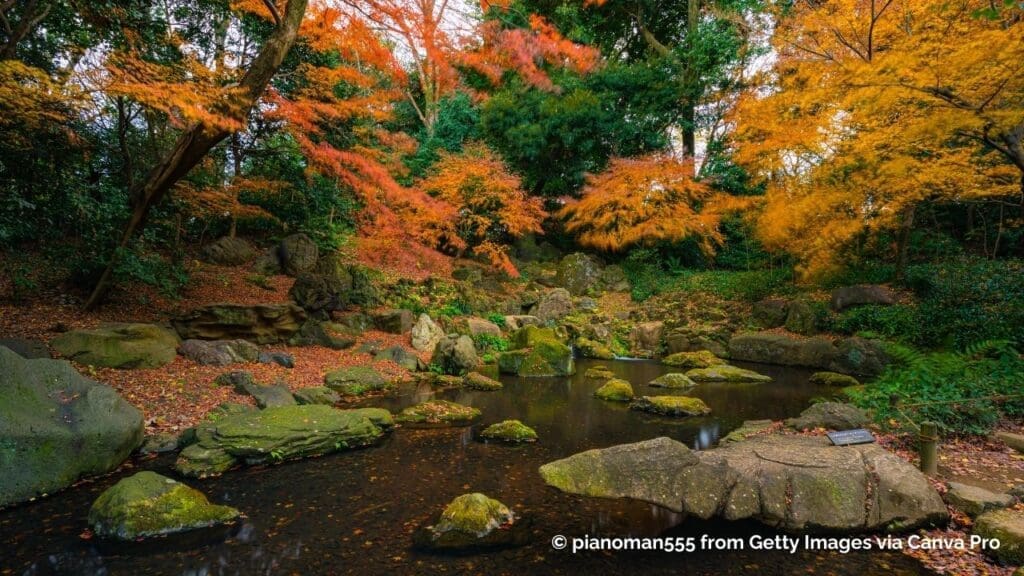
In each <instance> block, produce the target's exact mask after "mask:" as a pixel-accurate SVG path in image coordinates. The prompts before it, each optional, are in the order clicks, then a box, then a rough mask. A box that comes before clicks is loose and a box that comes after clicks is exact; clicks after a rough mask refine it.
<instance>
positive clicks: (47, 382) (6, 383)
mask: <svg viewBox="0 0 1024 576" xmlns="http://www.w3.org/2000/svg"><path fill="white" fill-rule="evenodd" d="M142 439H143V418H142V412H140V411H139V410H138V409H137V408H135V407H134V406H132V405H131V404H129V403H128V402H126V401H125V400H124V399H123V398H122V397H121V396H120V395H119V394H118V393H117V391H116V390H114V389H113V388H111V387H110V386H107V385H105V384H100V383H98V382H95V381H93V380H90V379H88V378H86V377H85V376H82V375H81V374H79V373H78V371H77V370H75V369H74V367H73V366H72V365H71V364H70V363H68V362H66V361H64V360H50V359H45V358H39V359H34V360H27V359H25V358H22V357H21V356H19V355H18V354H15V353H14V352H12V351H10V350H8V349H7V348H4V347H0V508H3V507H6V506H9V505H11V504H16V503H18V502H24V501H26V500H29V499H31V498H34V497H36V496H39V495H42V494H52V493H53V492H56V491H57V490H60V489H62V488H65V487H67V486H70V485H71V484H73V483H74V482H75V481H77V480H78V479H80V478H83V477H87V476H92V475H97V474H106V473H107V472H110V471H112V470H114V469H116V468H117V467H118V466H120V465H121V463H122V462H124V460H125V459H126V458H128V456H129V455H130V454H131V453H132V452H133V451H134V450H135V449H136V448H137V447H138V446H139V445H140V444H141V443H142Z"/></svg>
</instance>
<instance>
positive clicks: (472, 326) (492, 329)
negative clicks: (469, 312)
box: [466, 316, 501, 338]
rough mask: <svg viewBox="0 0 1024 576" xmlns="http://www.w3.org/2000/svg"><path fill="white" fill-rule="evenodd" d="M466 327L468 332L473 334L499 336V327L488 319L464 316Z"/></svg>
mask: <svg viewBox="0 0 1024 576" xmlns="http://www.w3.org/2000/svg"><path fill="white" fill-rule="evenodd" d="M466 328H468V329H469V333H470V334H472V335H473V336H480V335H486V336H494V337H497V338H500V337H501V328H500V327H499V326H498V325H497V324H495V323H494V322H491V321H490V320H484V319H483V318H476V317H473V316H471V317H469V318H466Z"/></svg>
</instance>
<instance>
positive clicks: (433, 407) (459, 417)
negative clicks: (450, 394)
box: [395, 400, 480, 426]
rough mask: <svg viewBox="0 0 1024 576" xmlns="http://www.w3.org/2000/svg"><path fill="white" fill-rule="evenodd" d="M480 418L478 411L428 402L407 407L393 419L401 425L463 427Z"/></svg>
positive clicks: (469, 407) (467, 407) (453, 404)
mask: <svg viewBox="0 0 1024 576" xmlns="http://www.w3.org/2000/svg"><path fill="white" fill-rule="evenodd" d="M479 417H480V411H479V410H477V409H476V408H473V407H472V406H464V405H462V404H458V403H456V402H449V401H447V400H428V401H426V402H421V403H419V404H416V405H415V406H409V407H408V408H406V409H405V410H402V412H401V413H399V414H398V416H396V417H395V421H396V422H400V423H402V424H426V425H435V426H465V425H468V424H471V423H472V422H473V421H474V420H476V419H477V418H479Z"/></svg>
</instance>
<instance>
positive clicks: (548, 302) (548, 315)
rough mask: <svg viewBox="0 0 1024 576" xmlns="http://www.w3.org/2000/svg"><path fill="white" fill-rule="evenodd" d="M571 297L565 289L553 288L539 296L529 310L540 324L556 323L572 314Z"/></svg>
mask: <svg viewBox="0 0 1024 576" xmlns="http://www.w3.org/2000/svg"><path fill="white" fill-rule="evenodd" d="M572 309H573V306H572V296H571V295H570V294H569V291H568V290H566V289H565V288H555V289H554V290H551V291H549V292H547V293H546V294H544V295H543V296H541V298H540V300H538V301H537V305H536V306H534V307H533V308H532V309H531V310H530V314H531V315H533V316H536V317H537V318H538V319H540V321H541V322H544V323H548V322H557V321H559V320H561V319H562V318H565V317H566V316H568V315H569V314H571V313H572Z"/></svg>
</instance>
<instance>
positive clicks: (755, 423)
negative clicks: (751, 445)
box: [719, 420, 775, 444]
mask: <svg viewBox="0 0 1024 576" xmlns="http://www.w3.org/2000/svg"><path fill="white" fill-rule="evenodd" d="M774 424H775V423H774V422H772V421H771V420H745V421H744V422H743V424H740V427H739V428H737V429H735V430H733V431H732V432H729V433H728V434H726V435H725V438H722V440H721V441H719V444H730V443H733V442H742V441H744V440H746V439H747V438H750V437H751V436H757V435H759V434H761V433H762V432H765V431H766V430H770V429H771V427H772V426H773V425H774Z"/></svg>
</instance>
